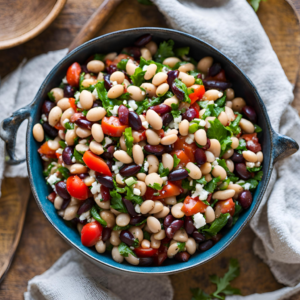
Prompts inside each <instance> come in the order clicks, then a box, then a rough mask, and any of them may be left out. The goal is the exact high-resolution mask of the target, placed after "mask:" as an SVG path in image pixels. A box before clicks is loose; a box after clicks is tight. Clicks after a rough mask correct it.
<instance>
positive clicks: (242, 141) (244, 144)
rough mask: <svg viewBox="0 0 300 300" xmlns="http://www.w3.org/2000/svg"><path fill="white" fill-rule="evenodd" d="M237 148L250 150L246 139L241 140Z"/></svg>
mask: <svg viewBox="0 0 300 300" xmlns="http://www.w3.org/2000/svg"><path fill="white" fill-rule="evenodd" d="M236 150H240V151H247V150H248V149H247V148H246V141H245V140H244V139H240V140H239V145H238V146H237V148H236Z"/></svg>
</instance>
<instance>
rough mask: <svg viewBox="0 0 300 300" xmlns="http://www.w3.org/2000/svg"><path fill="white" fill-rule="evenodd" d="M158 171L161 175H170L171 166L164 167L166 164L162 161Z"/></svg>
mask: <svg viewBox="0 0 300 300" xmlns="http://www.w3.org/2000/svg"><path fill="white" fill-rule="evenodd" d="M158 173H159V175H160V177H165V176H168V175H169V173H170V170H169V168H164V165H163V164H162V163H159V166H158Z"/></svg>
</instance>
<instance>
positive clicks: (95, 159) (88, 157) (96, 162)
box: [82, 151, 111, 176]
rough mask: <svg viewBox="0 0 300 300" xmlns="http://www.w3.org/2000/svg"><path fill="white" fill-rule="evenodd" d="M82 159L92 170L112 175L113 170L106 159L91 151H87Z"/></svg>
mask: <svg viewBox="0 0 300 300" xmlns="http://www.w3.org/2000/svg"><path fill="white" fill-rule="evenodd" d="M82 159H83V161H84V162H85V164H86V165H87V166H88V167H89V168H90V169H91V170H94V171H96V172H98V173H100V174H102V175H108V176H111V171H110V169H109V167H108V165H107V164H106V163H105V161H104V160H103V159H102V158H101V157H99V156H97V155H96V154H94V153H92V152H91V151H86V152H85V153H84V155H83V157H82Z"/></svg>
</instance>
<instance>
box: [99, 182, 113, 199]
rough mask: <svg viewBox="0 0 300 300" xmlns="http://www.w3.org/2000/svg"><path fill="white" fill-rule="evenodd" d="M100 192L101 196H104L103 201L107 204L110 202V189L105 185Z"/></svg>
mask: <svg viewBox="0 0 300 300" xmlns="http://www.w3.org/2000/svg"><path fill="white" fill-rule="evenodd" d="M100 192H101V196H102V201H103V202H106V201H109V200H110V198H111V197H110V190H109V188H108V187H106V186H104V185H103V184H102V185H101V187H100Z"/></svg>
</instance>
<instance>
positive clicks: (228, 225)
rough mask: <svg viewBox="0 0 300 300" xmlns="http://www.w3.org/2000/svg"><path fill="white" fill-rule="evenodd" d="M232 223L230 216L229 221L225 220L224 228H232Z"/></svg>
mask: <svg viewBox="0 0 300 300" xmlns="http://www.w3.org/2000/svg"><path fill="white" fill-rule="evenodd" d="M232 222H233V218H232V216H230V217H229V219H228V220H227V223H226V225H225V228H230V227H231V226H232Z"/></svg>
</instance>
